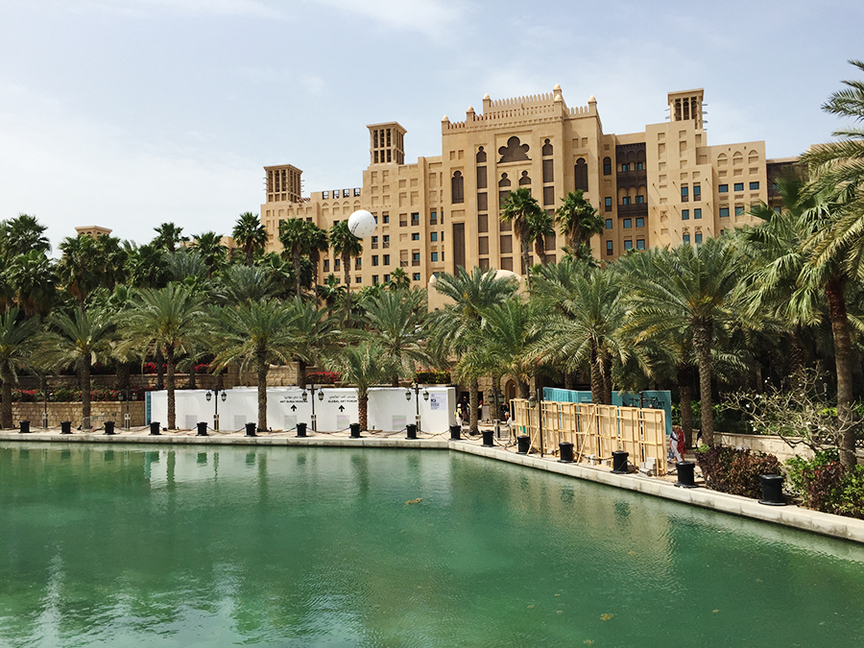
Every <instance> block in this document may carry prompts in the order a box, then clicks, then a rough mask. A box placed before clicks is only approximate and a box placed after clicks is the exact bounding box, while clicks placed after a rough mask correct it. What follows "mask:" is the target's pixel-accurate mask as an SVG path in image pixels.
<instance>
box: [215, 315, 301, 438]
mask: <svg viewBox="0 0 864 648" xmlns="http://www.w3.org/2000/svg"><path fill="white" fill-rule="evenodd" d="M295 316H296V313H295V311H294V309H293V308H292V306H291V304H282V303H281V302H279V301H277V300H275V299H268V300H265V301H257V302H251V303H249V304H243V305H241V306H237V307H235V306H226V307H223V308H221V309H220V310H219V312H218V316H217V321H218V324H217V327H218V335H219V338H220V339H221V349H220V351H219V353H218V354H217V356H216V360H215V363H214V364H215V365H216V367H218V368H223V367H225V366H227V365H228V364H230V363H232V362H237V363H238V364H239V365H240V369H241V371H244V370H246V368H247V367H249V366H250V365H251V366H253V367H254V368H255V375H256V378H257V384H258V429H259V430H261V431H263V430H267V429H268V428H267V373H268V371H269V369H270V364H271V363H273V362H278V363H281V364H285V363H286V362H288V361H289V360H290V359H291V357H292V355H293V354H294V351H295V348H296V341H295V336H294V327H293V325H292V321H293V319H294V318H295Z"/></svg>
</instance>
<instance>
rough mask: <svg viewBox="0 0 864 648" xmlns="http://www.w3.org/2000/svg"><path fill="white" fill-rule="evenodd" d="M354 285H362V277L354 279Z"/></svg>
mask: <svg viewBox="0 0 864 648" xmlns="http://www.w3.org/2000/svg"><path fill="white" fill-rule="evenodd" d="M354 283H355V284H359V283H363V277H354Z"/></svg>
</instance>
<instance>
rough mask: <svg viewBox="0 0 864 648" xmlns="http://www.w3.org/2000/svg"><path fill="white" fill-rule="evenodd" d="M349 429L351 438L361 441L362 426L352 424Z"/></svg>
mask: <svg viewBox="0 0 864 648" xmlns="http://www.w3.org/2000/svg"><path fill="white" fill-rule="evenodd" d="M349 427H350V429H351V438H352V439H359V438H360V424H359V423H352V424H351V425H350V426H349Z"/></svg>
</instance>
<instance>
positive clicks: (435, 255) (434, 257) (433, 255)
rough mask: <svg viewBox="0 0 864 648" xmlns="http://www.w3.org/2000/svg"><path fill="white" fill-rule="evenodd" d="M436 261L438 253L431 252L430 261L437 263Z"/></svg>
mask: <svg viewBox="0 0 864 648" xmlns="http://www.w3.org/2000/svg"><path fill="white" fill-rule="evenodd" d="M437 260H438V253H437V252H433V253H432V261H437Z"/></svg>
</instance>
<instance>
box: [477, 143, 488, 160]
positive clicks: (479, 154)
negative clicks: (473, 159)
mask: <svg viewBox="0 0 864 648" xmlns="http://www.w3.org/2000/svg"><path fill="white" fill-rule="evenodd" d="M485 161H486V151H484V150H483V147H482V146H481V147H480V148H478V149H477V164H480V163H482V162H485Z"/></svg>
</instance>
